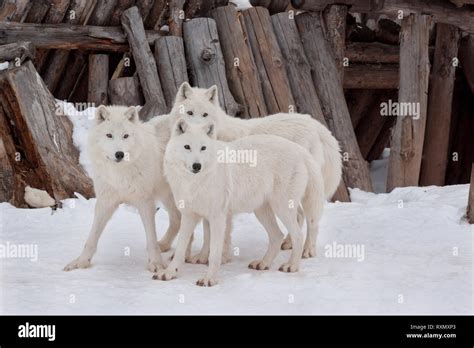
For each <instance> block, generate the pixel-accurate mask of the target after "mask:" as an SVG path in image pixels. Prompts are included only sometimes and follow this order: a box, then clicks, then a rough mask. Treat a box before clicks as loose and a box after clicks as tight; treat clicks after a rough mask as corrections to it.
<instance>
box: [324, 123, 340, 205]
mask: <svg viewBox="0 0 474 348" xmlns="http://www.w3.org/2000/svg"><path fill="white" fill-rule="evenodd" d="M319 135H320V139H321V143H322V145H323V155H324V164H323V166H322V168H321V171H322V176H323V179H324V193H325V197H326V199H331V197H332V196H333V195H334V193H335V192H336V190H337V188H338V186H339V183H340V181H341V176H342V158H341V149H340V147H339V142H338V141H337V139H336V138H335V137H334V136H333V135H332V134H331V132H330V131H329V130H328V129H327V128H326V127H325V126H324V125H321V127H320V131H319Z"/></svg>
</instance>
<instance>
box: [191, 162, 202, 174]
mask: <svg viewBox="0 0 474 348" xmlns="http://www.w3.org/2000/svg"><path fill="white" fill-rule="evenodd" d="M200 170H201V163H193V172H194V173H197V172H199V171H200Z"/></svg>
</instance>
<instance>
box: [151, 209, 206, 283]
mask: <svg viewBox="0 0 474 348" xmlns="http://www.w3.org/2000/svg"><path fill="white" fill-rule="evenodd" d="M199 220H200V217H199V216H197V215H195V214H189V213H188V214H187V213H182V214H181V227H180V229H179V233H178V245H177V246H176V250H175V253H174V256H173V260H171V262H170V264H169V265H168V267H167V268H166V269H165V270H163V269H162V270H158V272H156V273H155V275H154V276H153V279H160V280H171V279H173V278H176V275H177V273H178V268H179V267H181V265H182V264H183V263H184V258H185V256H186V249H187V247H188V243H189V240H190V239H191V235H192V234H193V232H194V229H195V228H196V225H197V224H198V222H199Z"/></svg>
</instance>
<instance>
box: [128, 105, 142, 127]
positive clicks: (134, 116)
mask: <svg viewBox="0 0 474 348" xmlns="http://www.w3.org/2000/svg"><path fill="white" fill-rule="evenodd" d="M125 117H126V118H127V120H129V121H130V122H132V123H137V122H138V120H139V117H138V110H137V108H136V107H135V106H130V107H129V108H128V109H127V110H126V111H125Z"/></svg>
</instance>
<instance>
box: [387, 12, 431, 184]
mask: <svg viewBox="0 0 474 348" xmlns="http://www.w3.org/2000/svg"><path fill="white" fill-rule="evenodd" d="M429 28H430V18H429V17H428V16H425V15H420V16H416V15H410V16H408V17H405V18H404V19H403V22H402V32H401V41H400V89H399V96H398V102H399V103H404V105H412V106H414V109H416V108H418V112H417V113H416V112H413V110H412V112H411V113H410V114H408V115H404V116H400V115H399V116H398V117H397V122H396V125H395V129H394V133H393V138H392V142H391V151H390V159H389V168H388V179H387V190H388V192H390V191H391V190H393V189H394V188H395V187H400V186H417V185H418V183H419V178H420V168H421V156H422V152H423V140H424V136H425V125H426V112H427V104H428V80H429V72H430V62H429V57H428V41H429ZM405 103H410V104H405ZM412 109H413V108H412ZM415 114H417V115H415Z"/></svg>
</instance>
